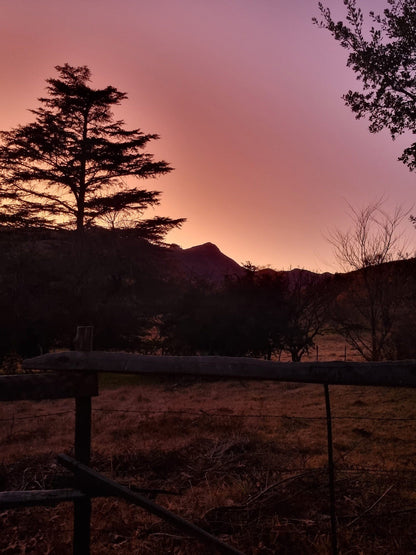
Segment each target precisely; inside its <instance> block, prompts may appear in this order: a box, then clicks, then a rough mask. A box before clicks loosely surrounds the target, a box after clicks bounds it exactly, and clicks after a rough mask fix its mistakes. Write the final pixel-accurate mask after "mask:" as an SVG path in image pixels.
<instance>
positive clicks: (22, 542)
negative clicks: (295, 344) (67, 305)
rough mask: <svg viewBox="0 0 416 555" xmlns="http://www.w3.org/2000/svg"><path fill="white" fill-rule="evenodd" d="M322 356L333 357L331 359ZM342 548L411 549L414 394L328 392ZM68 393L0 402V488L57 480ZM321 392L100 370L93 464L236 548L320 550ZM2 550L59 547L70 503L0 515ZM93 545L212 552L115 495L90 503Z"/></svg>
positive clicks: (324, 505) (323, 527) (415, 496)
mask: <svg viewBox="0 0 416 555" xmlns="http://www.w3.org/2000/svg"><path fill="white" fill-rule="evenodd" d="M328 358H330V356H329V355H328ZM331 403H332V410H333V417H334V420H333V433H334V449H335V459H336V502H337V516H338V526H339V544H340V552H341V553H345V554H347V553H348V554H352V553H354V554H359V553H365V554H366V555H367V554H373V553H374V554H376V553H377V554H380V553H389V554H393V553H397V554H403V553H415V552H416V531H415V524H416V487H415V486H416V464H415V461H416V442H415V440H414V437H415V434H416V391H413V390H410V389H401V388H398V389H390V388H374V387H371V388H369V387H368V388H361V387H350V386H348V387H347V386H337V387H332V388H331ZM73 409H74V402H73V401H72V400H62V401H42V402H29V401H21V402H15V403H2V404H0V420H1V421H2V425H1V427H0V442H1V445H2V450H1V455H0V482H1V489H4V490H13V489H24V490H29V489H39V488H47V489H49V488H59V487H64V486H65V485H67V484H68V475H67V473H66V472H65V471H64V470H62V469H61V468H60V467H59V466H57V464H56V460H55V456H56V454H57V453H60V452H66V453H70V454H71V453H72V443H73V429H74V410H73ZM326 453H327V446H326V421H325V406H324V396H323V387H322V386H319V385H301V384H294V383H292V384H288V383H272V382H254V381H250V382H249V381H226V380H224V381H201V380H199V381H197V380H194V379H191V378H186V379H176V380H173V379H169V380H161V379H160V380H157V381H154V382H153V383H152V381H151V380H149V379H147V380H146V381H144V380H142V379H141V378H137V377H134V378H132V377H128V378H121V377H120V376H117V377H114V376H113V377H112V376H106V377H105V379H102V380H101V392H100V396H99V397H97V398H95V399H94V400H93V441H92V466H93V468H95V469H96V470H98V471H100V472H102V473H104V474H106V475H107V476H109V477H111V478H113V479H116V480H117V481H120V482H122V483H123V484H125V485H129V486H131V487H133V488H134V487H136V488H149V489H158V490H165V493H163V494H159V495H157V502H158V503H160V504H162V505H164V506H166V507H167V508H169V509H170V510H173V511H175V512H177V513H178V514H180V515H181V516H183V517H185V518H187V519H189V520H192V521H193V522H195V523H196V524H198V525H200V526H202V527H204V528H205V529H207V530H208V531H210V532H211V533H213V534H215V535H217V536H219V537H220V538H221V539H223V540H224V541H226V542H228V543H230V544H231V545H233V546H235V547H237V548H238V549H240V550H241V551H243V552H244V553H247V554H253V555H254V554H271V553H279V554H280V553H287V554H298V553H329V552H330V535H329V533H330V519H329V495H328V475H327V470H326V463H327V456H326ZM0 526H1V530H2V534H1V535H0V552H1V553H7V554H28V553H33V554H37V553H39V554H45V553H50V554H52V553H53V554H62V555H65V554H69V553H71V549H72V544H71V540H72V509H71V506H70V505H68V504H61V505H59V506H57V507H53V508H33V509H32V508H30V509H29V508H26V509H21V510H10V511H3V512H2V513H0ZM92 553H94V554H97V555H98V554H104V555H106V554H110V553H119V554H124V553H126V554H132V553H134V554H139V555H140V554H156V555H158V554H161V555H162V554H169V553H173V554H187V555H191V554H192V555H194V554H195V553H199V554H201V555H203V554H205V553H206V554H208V553H212V551H211V550H210V549H207V548H204V547H201V546H200V545H199V544H198V543H197V542H196V541H195V540H193V539H190V538H184V537H183V535H182V534H181V533H178V532H177V531H176V530H174V529H173V528H171V527H170V526H168V525H167V524H165V523H163V522H161V521H160V520H158V519H157V518H155V517H152V516H150V515H148V514H146V513H145V512H144V511H142V510H141V509H139V508H137V507H132V506H129V505H127V504H126V503H125V502H122V501H118V500H116V499H111V498H110V499H96V500H94V501H93V517H92Z"/></svg>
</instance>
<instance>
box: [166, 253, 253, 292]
mask: <svg viewBox="0 0 416 555" xmlns="http://www.w3.org/2000/svg"><path fill="white" fill-rule="evenodd" d="M169 254H170V258H171V260H173V262H174V266H175V269H176V273H178V274H180V275H183V277H185V278H187V279H190V280H194V279H197V280H205V281H209V282H212V283H220V282H222V281H223V280H224V279H225V278H226V277H233V276H237V277H238V276H242V275H243V274H244V272H245V270H244V268H243V267H242V266H240V265H239V264H237V262H235V260H233V259H232V258H230V257H229V256H226V255H225V254H223V253H222V252H221V251H220V249H219V248H218V247H217V246H216V245H214V244H213V243H204V244H203V245H197V246H195V247H190V248H188V249H182V248H181V247H179V246H178V245H171V247H170V249H169Z"/></svg>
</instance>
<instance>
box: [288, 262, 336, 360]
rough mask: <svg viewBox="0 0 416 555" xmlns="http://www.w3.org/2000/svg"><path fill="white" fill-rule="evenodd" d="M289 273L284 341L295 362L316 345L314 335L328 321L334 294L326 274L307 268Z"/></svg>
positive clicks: (319, 332)
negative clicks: (308, 270) (310, 270)
mask: <svg viewBox="0 0 416 555" xmlns="http://www.w3.org/2000/svg"><path fill="white" fill-rule="evenodd" d="M287 275H288V276H289V279H288V283H287V284H286V287H285V293H284V299H283V308H284V318H283V326H282V328H281V344H282V350H283V351H286V352H288V353H289V354H290V356H291V358H292V362H300V361H301V359H302V357H303V356H304V355H305V354H308V353H309V350H310V349H311V348H312V347H314V346H315V338H316V337H317V336H318V335H319V334H321V333H322V332H323V330H324V327H325V326H326V325H327V323H328V309H329V306H330V299H331V295H330V289H329V287H328V283H327V281H328V280H327V279H326V278H325V277H324V276H322V277H321V276H316V275H314V274H311V273H310V272H307V271H305V270H294V271H292V272H291V273H289V274H287Z"/></svg>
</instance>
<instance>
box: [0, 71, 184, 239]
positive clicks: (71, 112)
mask: <svg viewBox="0 0 416 555" xmlns="http://www.w3.org/2000/svg"><path fill="white" fill-rule="evenodd" d="M56 70H57V72H58V75H59V77H58V78H54V79H53V78H51V79H47V83H48V87H47V92H48V96H47V97H45V98H39V102H40V104H41V106H40V107H39V108H38V109H36V110H31V112H32V113H33V114H34V115H35V116H36V119H35V121H34V122H33V123H30V124H28V125H19V126H18V127H16V128H15V129H12V130H11V131H2V132H1V133H0V137H1V143H2V144H1V146H0V168H1V173H0V224H2V225H7V226H10V227H12V228H14V229H16V228H25V229H27V228H33V227H43V228H46V227H48V228H55V229H56V228H61V229H74V228H75V229H77V231H78V232H82V231H84V229H88V228H91V227H93V226H101V227H107V228H112V229H114V228H127V229H128V230H129V231H130V233H132V232H134V233H135V234H136V235H138V236H142V237H145V238H148V239H153V240H160V239H161V238H163V236H164V235H165V234H166V233H167V231H169V230H170V229H172V228H173V227H176V226H178V225H181V223H182V222H183V221H184V220H183V219H176V220H172V219H170V218H167V217H155V218H153V219H144V220H143V219H142V216H143V212H144V211H145V209H146V208H147V207H149V206H155V205H157V204H159V197H160V192H158V191H148V190H145V189H140V188H138V187H134V186H133V185H132V184H131V182H127V181H126V179H128V178H141V179H147V178H150V177H156V176H159V175H162V174H165V173H168V172H170V171H171V170H172V168H171V167H170V166H169V165H168V164H167V162H165V161H154V160H153V155H152V154H149V153H147V152H146V151H145V148H146V146H147V144H148V143H149V142H150V141H152V140H155V139H158V138H159V137H158V135H156V134H144V133H143V132H142V131H141V130H140V129H133V130H126V129H125V128H124V122H123V121H121V120H116V119H115V118H114V115H113V113H112V107H113V106H117V105H118V104H120V103H121V101H123V100H125V99H126V98H127V95H126V93H124V92H120V91H118V90H117V89H116V88H114V87H112V86H108V87H106V88H104V89H93V88H91V87H90V86H89V85H88V82H89V81H90V78H91V72H90V70H89V69H88V67H86V66H81V67H73V66H70V65H69V64H65V65H64V66H56Z"/></svg>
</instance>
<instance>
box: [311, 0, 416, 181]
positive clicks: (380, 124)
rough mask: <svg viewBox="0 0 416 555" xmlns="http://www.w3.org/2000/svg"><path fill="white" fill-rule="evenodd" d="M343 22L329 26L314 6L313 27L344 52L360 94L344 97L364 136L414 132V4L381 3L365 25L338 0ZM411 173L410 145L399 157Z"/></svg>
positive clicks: (415, 154) (327, 14)
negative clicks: (364, 127)
mask: <svg viewBox="0 0 416 555" xmlns="http://www.w3.org/2000/svg"><path fill="white" fill-rule="evenodd" d="M344 4H345V6H346V10H347V15H346V21H345V22H343V21H338V22H336V21H334V19H333V18H332V15H331V11H330V10H329V8H327V7H324V6H323V4H322V3H321V2H319V4H318V5H319V9H320V12H321V16H322V19H321V20H318V19H317V18H314V22H315V23H316V24H318V25H319V26H320V27H323V28H325V29H327V30H328V31H329V32H330V33H331V35H332V36H333V37H334V39H335V40H336V41H338V42H339V43H340V44H341V46H342V47H343V48H345V49H346V50H348V51H349V55H348V59H347V66H348V67H350V68H352V70H353V71H354V73H355V74H356V77H357V80H358V81H360V82H361V90H355V91H353V90H350V91H348V92H347V93H346V94H345V95H344V97H343V98H344V100H345V103H346V104H347V106H349V107H350V108H351V110H352V111H353V113H354V114H355V116H356V118H357V119H360V118H364V117H368V119H369V122H370V127H369V129H370V131H371V132H372V133H377V132H379V131H381V130H382V129H387V130H388V131H389V132H390V135H391V137H392V138H393V139H395V138H396V137H397V136H398V135H401V134H403V133H405V132H408V131H410V132H411V133H412V134H415V133H416V102H415V101H416V32H415V30H416V3H415V1H414V0H387V4H388V7H387V8H386V9H385V10H384V11H383V13H382V14H381V15H380V14H375V13H374V12H370V13H369V21H368V22H367V21H365V19H364V16H363V12H362V10H361V9H360V8H359V7H357V3H356V0H344ZM399 159H400V160H401V161H402V162H403V163H404V164H406V165H407V166H408V168H409V169H410V170H411V171H413V170H415V169H416V142H413V143H412V144H411V145H410V146H409V147H407V148H406V149H405V150H404V152H403V154H402V155H401V156H400V158H399Z"/></svg>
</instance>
